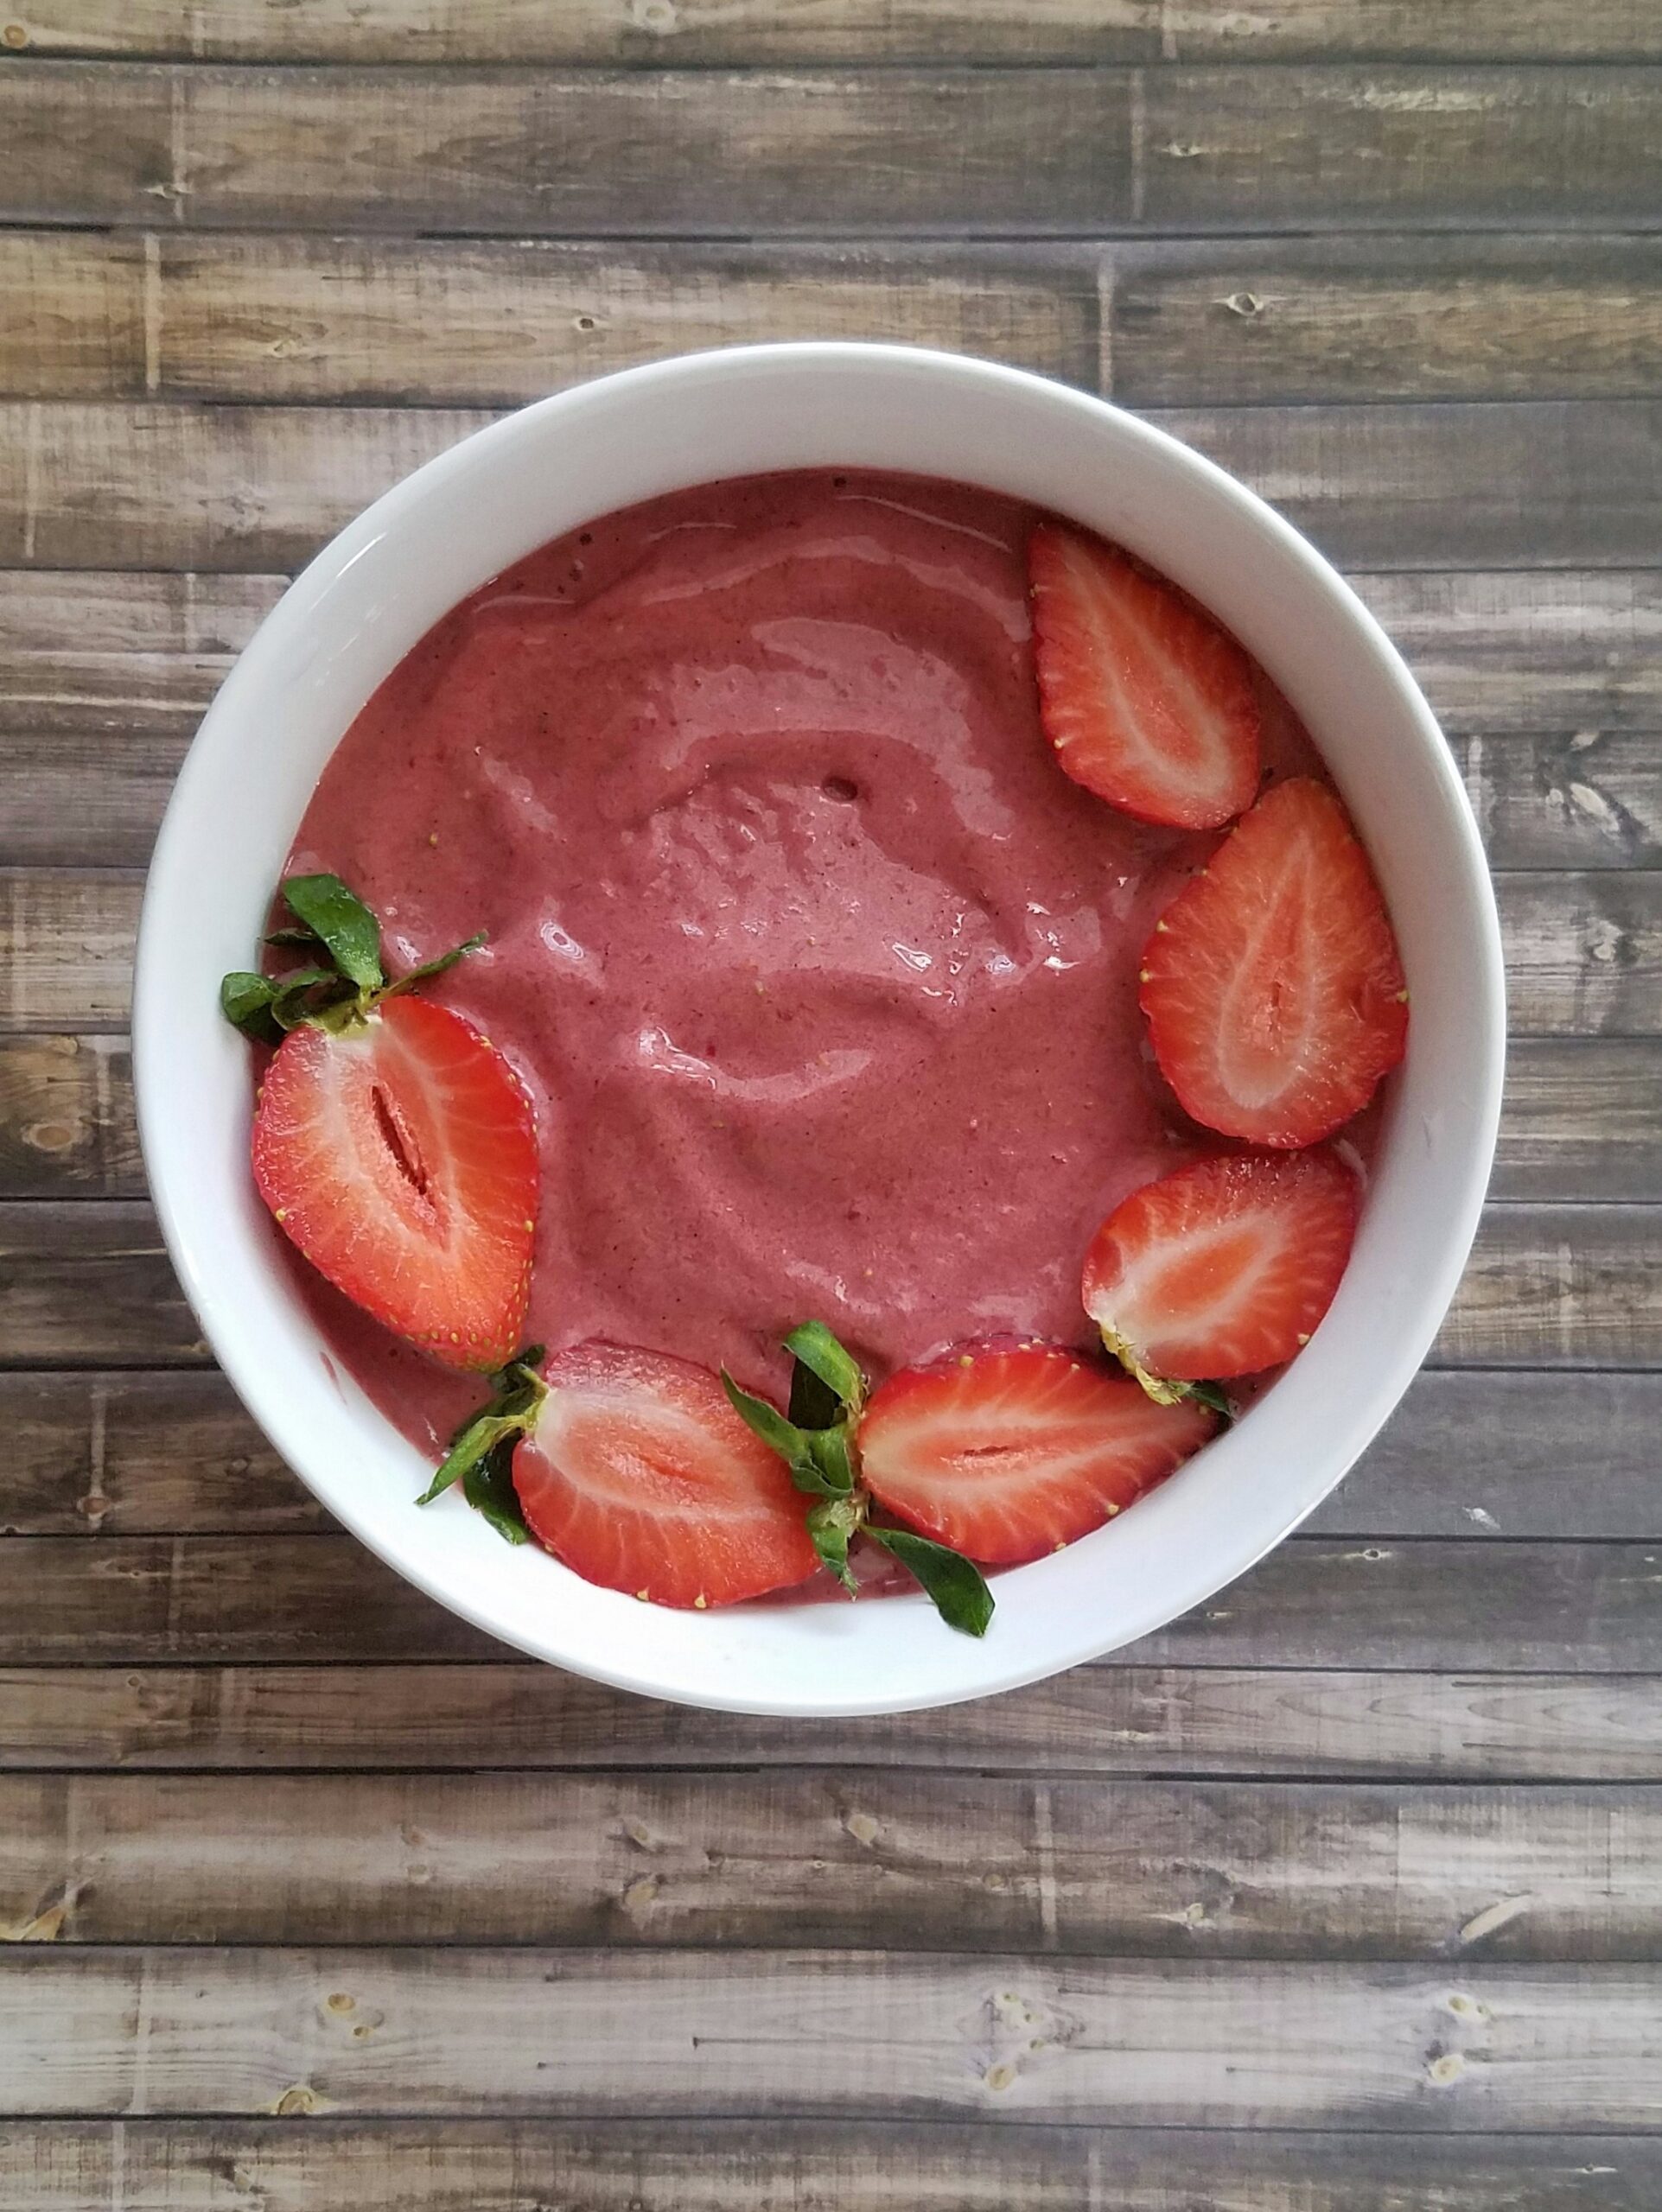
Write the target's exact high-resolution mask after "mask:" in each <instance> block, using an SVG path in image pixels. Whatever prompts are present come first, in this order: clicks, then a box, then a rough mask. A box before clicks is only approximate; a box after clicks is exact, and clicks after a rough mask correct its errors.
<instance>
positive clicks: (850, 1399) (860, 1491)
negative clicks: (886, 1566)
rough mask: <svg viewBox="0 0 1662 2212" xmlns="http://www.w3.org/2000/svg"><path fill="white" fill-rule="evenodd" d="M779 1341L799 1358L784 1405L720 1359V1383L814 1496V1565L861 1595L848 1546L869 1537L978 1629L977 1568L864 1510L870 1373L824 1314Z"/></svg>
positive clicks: (986, 1617)
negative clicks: (785, 1408) (879, 1523)
mask: <svg viewBox="0 0 1662 2212" xmlns="http://www.w3.org/2000/svg"><path fill="white" fill-rule="evenodd" d="M785 1349H786V1351H788V1352H789V1353H790V1354H791V1356H792V1357H793V1359H794V1360H795V1362H796V1365H795V1367H794V1369H793V1372H792V1376H791V1401H790V1404H791V1410H790V1412H789V1414H782V1413H780V1410H779V1408H778V1407H777V1406H773V1405H770V1404H769V1403H768V1402H767V1399H766V1398H758V1397H755V1396H754V1395H752V1394H751V1392H749V1391H748V1390H744V1389H741V1388H740V1387H739V1385H738V1384H737V1383H735V1381H734V1380H733V1377H732V1376H730V1375H729V1373H728V1371H727V1370H726V1369H725V1368H723V1370H722V1385H723V1389H725V1390H726V1392H727V1395H728V1398H729V1401H730V1402H731V1404H732V1407H733V1409H734V1411H735V1413H736V1414H738V1416H739V1418H740V1420H741V1421H743V1422H744V1423H745V1425H746V1427H748V1428H750V1429H752V1430H753V1431H754V1432H755V1434H756V1435H758V1436H759V1437H761V1440H762V1442H763V1443H764V1444H766V1445H767V1446H769V1447H770V1448H771V1449H772V1450H774V1451H775V1452H778V1453H779V1456H780V1459H783V1460H784V1462H785V1464H786V1466H787V1467H788V1468H789V1469H790V1471H791V1480H792V1481H793V1483H794V1484H796V1486H797V1488H798V1489H799V1491H804V1492H805V1493H806V1495H807V1496H809V1497H812V1498H813V1499H814V1501H815V1502H814V1503H813V1504H812V1505H811V1506H810V1507H809V1508H808V1510H807V1514H806V1527H807V1530H808V1535H809V1536H810V1537H811V1538H812V1542H813V1548H814V1549H815V1551H816V1552H817V1553H818V1554H819V1560H820V1564H821V1565H822V1566H823V1567H825V1569H826V1570H827V1572H828V1573H831V1574H832V1575H834V1576H835V1577H836V1579H837V1581H838V1582H840V1583H841V1584H842V1586H843V1587H844V1590H846V1591H847V1592H848V1593H849V1595H850V1598H857V1597H858V1596H859V1594H860V1585H859V1582H858V1580H856V1576H855V1574H854V1573H853V1570H852V1569H851V1568H850V1566H849V1546H850V1543H852V1541H854V1539H855V1538H856V1536H859V1535H865V1536H869V1538H870V1539H871V1541H872V1542H873V1543H876V1544H881V1545H882V1548H883V1549H884V1550H885V1551H886V1552H888V1554H889V1555H890V1557H891V1558H894V1559H896V1560H899V1561H900V1563H901V1566H902V1567H904V1568H905V1569H906V1571H907V1573H908V1574H909V1575H910V1576H911V1577H912V1579H913V1580H914V1582H916V1583H917V1584H918V1585H919V1586H920V1587H921V1589H922V1590H923V1592H924V1593H925V1595H926V1596H927V1597H928V1598H929V1599H931V1600H932V1601H933V1605H934V1608H935V1611H937V1612H938V1613H939V1615H940V1617H941V1618H942V1620H944V1621H945V1622H946V1624H947V1626H948V1627H949V1628H955V1629H959V1630H962V1631H963V1633H964V1634H965V1636H984V1635H985V1634H986V1632H987V1624H988V1623H989V1622H990V1620H991V1618H992V1614H993V1598H992V1592H991V1591H990V1590H989V1589H988V1587H987V1585H986V1581H985V1579H984V1576H983V1574H982V1573H981V1570H980V1568H979V1567H977V1566H975V1565H974V1564H973V1563H972V1561H971V1560H967V1559H965V1557H964V1556H963V1554H961V1553H959V1552H955V1551H952V1549H950V1548H949V1547H948V1546H946V1544H937V1543H934V1542H933V1541H931V1540H930V1539H929V1538H928V1537H927V1536H920V1535H916V1534H915V1533H914V1531H913V1530H912V1529H888V1528H877V1527H875V1526H874V1525H873V1523H872V1522H871V1520H870V1518H869V1516H870V1512H871V1492H870V1491H869V1490H867V1489H866V1488H865V1486H864V1484H863V1483H862V1482H861V1480H860V1472H859V1467H860V1457H859V1446H858V1444H857V1441H856V1432H857V1430H858V1427H859V1422H860V1417H861V1415H862V1414H863V1412H864V1411H865V1402H866V1378H865V1376H864V1375H863V1373H862V1372H861V1370H860V1367H859V1364H858V1363H857V1362H856V1360H855V1359H854V1358H853V1357H852V1356H851V1355H850V1353H849V1352H847V1351H844V1348H843V1346H842V1345H841V1344H838V1342H837V1338H835V1337H834V1336H833V1335H832V1334H831V1331H830V1330H829V1329H828V1328H827V1327H826V1326H825V1323H824V1322H823V1321H805V1322H803V1324H802V1325H801V1326H800V1327H799V1328H796V1329H793V1330H792V1332H791V1333H790V1335H789V1336H788V1337H786V1339H785Z"/></svg>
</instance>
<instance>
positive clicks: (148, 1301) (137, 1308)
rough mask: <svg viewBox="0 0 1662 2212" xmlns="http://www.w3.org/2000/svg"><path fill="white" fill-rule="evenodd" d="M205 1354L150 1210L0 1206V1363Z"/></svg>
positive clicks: (121, 1361)
mask: <svg viewBox="0 0 1662 2212" xmlns="http://www.w3.org/2000/svg"><path fill="white" fill-rule="evenodd" d="M207 1356H208V1353H207V1344H205V1343H204V1342H203V1340H202V1337H201V1332H200V1330H199V1329H198V1327H197V1324H196V1317H195V1315H194V1313H192V1312H191V1310H190V1308H189V1306H188V1305H187V1304H186V1302H185V1296H184V1293H183V1292H182V1291H181V1289H180V1287H179V1285H178V1282H177V1281H176V1279H175V1275H174V1272H173V1268H172V1265H171V1263H170V1262H169V1259H168V1255H167V1250H166V1248H165V1246H164V1245H163V1243H162V1232H161V1230H159V1229H158V1228H157V1226H156V1217H155V1215H154V1214H153V1213H152V1212H151V1211H150V1207H149V1206H148V1205H143V1204H141V1203H139V1202H137V1201H136V1200H131V1199H116V1200H113V1201H111V1202H109V1203H107V1204H106V1203H105V1202H103V1201H98V1202H95V1203H87V1202H85V1201H83V1202H80V1203H76V1202H73V1201H66V1202H65V1203H63V1204H61V1205H57V1204H40V1203H32V1204H22V1205H0V1365H3V1366H16V1365H18V1364H20V1363H26V1364H28V1365H30V1366H37V1365H41V1366H57V1365H64V1364H71V1363H74V1364H91V1365H94V1366H96V1365H98V1364H99V1363H103V1364H105V1365H110V1366H123V1365H126V1364H129V1363H131V1364H134V1365H139V1366H145V1365H149V1366H164V1365H181V1364H183V1365H194V1366H201V1365H203V1364H205V1363H206V1362H207Z"/></svg>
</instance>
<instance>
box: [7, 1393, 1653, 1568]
mask: <svg viewBox="0 0 1662 2212" xmlns="http://www.w3.org/2000/svg"><path fill="white" fill-rule="evenodd" d="M1623 1379H1624V1380H1625V1381H1627V1383H1636V1382H1638V1381H1640V1379H1641V1378H1639V1377H1634V1376H1628V1377H1626V1378H1623ZM1633 1411H1634V1413H1635V1414H1638V1413H1640V1407H1639V1406H1638V1405H1635V1407H1634V1408H1633ZM0 1433H4V1434H5V1436H6V1437H7V1439H8V1442H9V1476H8V1480H7V1484H6V1490H5V1496H4V1500H3V1503H0V1532H3V1533H4V1534H6V1535H54V1536H56V1535H99V1534H100V1533H101V1532H107V1533H109V1534H111V1535H116V1534H120V1535H175V1534H177V1533H180V1532H181V1531H187V1530H188V1531H193V1532H197V1533H200V1532H202V1531H204V1530H227V1531H233V1532H235V1533H238V1534H243V1533H248V1532H252V1531H255V1530H283V1529H290V1530H291V1529H327V1528H329V1527H331V1526H332V1525H333V1523H332V1522H331V1521H330V1518H329V1516H328V1514H327V1513H326V1512H325V1511H324V1510H323V1509H322V1506H321V1505H319V1504H318V1503H316V1501H315V1499H314V1498H313V1497H312V1495H311V1493H310V1491H308V1490H307V1489H306V1488H305V1487H304V1486H303V1484H302V1483H301V1482H300V1480H299V1479H298V1478H297V1477H296V1476H295V1475H293V1474H291V1473H290V1471H289V1470H288V1468H287V1467H285V1466H284V1465H283V1462H282V1461H281V1460H280V1459H278V1458H277V1454H276V1452H273V1451H272V1449H271V1446H270V1445H269V1444H268V1443H267V1442H266V1441H265V1439H264V1436H262V1435H261V1433H260V1432H259V1430H258V1428H257V1427H255V1426H254V1423H253V1421H252V1420H251V1419H250V1418H249V1416H248V1414H245V1412H244V1411H243V1409H242V1407H241V1405H240V1403H239V1401H238V1399H237V1397H236V1396H235V1395H234V1394H233V1392H232V1389H231V1386H230V1384H229V1383H227V1382H226V1379H225V1377H224V1376H222V1375H219V1374H216V1373H198V1374H192V1373H176V1372H175V1373H169V1372H166V1371H165V1370H163V1371H161V1372H156V1373H144V1372H140V1373H137V1374H132V1373H129V1374H120V1373H115V1374H106V1375H95V1376H86V1375H60V1374H35V1375H29V1374H22V1375H5V1374H0ZM1622 1433H1625V1430H1624V1431H1623V1432H1622ZM1519 1533H1521V1531H1520V1532H1519ZM1589 1533H1591V1534H1596V1535H1603V1534H1606V1533H1608V1532H1607V1531H1606V1530H1605V1529H1603V1528H1600V1529H1595V1530H1591V1531H1589Z"/></svg>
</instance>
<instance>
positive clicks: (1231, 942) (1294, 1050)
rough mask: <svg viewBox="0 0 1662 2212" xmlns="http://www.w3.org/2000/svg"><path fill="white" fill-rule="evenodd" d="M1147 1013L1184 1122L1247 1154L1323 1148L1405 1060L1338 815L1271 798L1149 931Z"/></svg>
mask: <svg viewBox="0 0 1662 2212" xmlns="http://www.w3.org/2000/svg"><path fill="white" fill-rule="evenodd" d="M1142 985H1143V988H1142V1005H1143V1012H1144V1014H1147V1015H1148V1017H1149V1034H1150V1036H1151V1037H1152V1039H1153V1040H1154V1049H1155V1055H1156V1058H1157V1059H1158V1060H1159V1062H1160V1065H1161V1068H1162V1071H1163V1072H1164V1074H1165V1077H1166V1080H1167V1081H1168V1083H1169V1084H1170V1085H1171V1087H1172V1089H1173V1090H1175V1092H1176V1094H1177V1096H1178V1100H1179V1102H1180V1103H1181V1105H1182V1107H1183V1109H1184V1111H1185V1112H1186V1113H1188V1114H1192V1115H1193V1116H1194V1119H1195V1120H1196V1121H1197V1122H1205V1123H1206V1125H1207V1128H1213V1129H1221V1130H1222V1131H1223V1133H1224V1135H1226V1136H1232V1137H1245V1139H1246V1140H1247V1141H1249V1142H1250V1143H1252V1144H1266V1145H1276V1146H1278V1147H1289V1148H1290V1147H1295V1146H1298V1145H1307V1144H1314V1143H1315V1142H1316V1141H1317V1140H1318V1139H1319V1138H1321V1137H1326V1136H1331V1135H1333V1132H1334V1130H1335V1129H1337V1128H1340V1127H1342V1126H1343V1124H1344V1123H1345V1122H1347V1121H1349V1119H1350V1117H1351V1116H1352V1115H1353V1114H1354V1113H1357V1112H1358V1111H1360V1109H1361V1108H1362V1107H1364V1106H1366V1103H1367V1102H1368V1100H1369V1099H1370V1098H1371V1097H1372V1095H1373V1092H1374V1090H1375V1088H1376V1086H1377V1085H1378V1084H1379V1078H1380V1077H1381V1076H1383V1075H1384V1074H1385V1071H1387V1069H1390V1068H1393V1067H1395V1066H1396V1065H1397V1063H1398V1060H1400V1059H1401V1058H1402V1056H1403V1052H1404V1047H1405V1045H1406V1041H1407V1035H1408V1000H1407V993H1406V992H1405V990H1404V988H1403V971H1402V964H1401V962H1400V961H1399V960H1398V957H1397V940H1396V938H1394V937H1393V936H1392V934H1391V923H1390V919H1389V918H1388V917H1387V915H1386V913H1385V903H1384V901H1383V900H1382V899H1381V898H1380V896H1379V886H1378V885H1377V884H1376V883H1375V882H1374V880H1373V873H1372V869H1371V868H1369V866H1368V862H1367V855H1366V853H1365V852H1364V851H1363V850H1362V848H1361V847H1360V844H1358V842H1356V837H1355V835H1354V833H1353V830H1352V829H1351V826H1350V822H1349V819H1348V817H1347V815H1346V813H1345V810H1344V808H1343V807H1342V806H1341V805H1340V803H1339V801H1338V800H1337V799H1336V798H1334V795H1333V793H1332V792H1331V791H1328V789H1327V788H1326V787H1325V785H1321V784H1317V783H1313V782H1311V781H1310V780H1309V778H1308V777H1295V778H1294V779H1292V780H1291V781H1289V782H1288V783H1284V784H1278V785H1276V787H1275V789H1274V790H1273V791H1266V792H1265V794H1264V797H1263V798H1261V799H1260V800H1259V801H1258V804H1257V805H1256V806H1255V807H1254V808H1253V809H1252V810H1251V813H1250V814H1248V815H1246V816H1245V817H1243V819H1242V820H1241V821H1240V822H1239V823H1238V824H1237V826H1236V827H1235V829H1233V830H1232V831H1231V833H1230V835H1229V836H1227V837H1226V838H1225V840H1224V842H1223V843H1222V844H1221V845H1219V848H1218V849H1217V851H1216V852H1215V853H1214V854H1213V856H1212V861H1211V864H1210V866H1209V867H1208V868H1207V870H1206V872H1205V874H1201V875H1199V876H1197V877H1196V878H1195V879H1194V881H1193V882H1192V883H1191V884H1189V885H1188V887H1187V888H1186V889H1185V890H1183V891H1181V892H1180V893H1179V894H1178V896H1177V897H1176V898H1175V899H1174V900H1173V901H1172V903H1171V905H1170V906H1168V907H1167V909H1166V911H1165V912H1164V914H1163V915H1162V917H1161V918H1160V920H1159V921H1158V922H1157V923H1156V925H1155V931H1154V935H1153V936H1152V937H1151V938H1149V942H1148V944H1147V946H1146V947H1145V948H1144V950H1143V974H1142Z"/></svg>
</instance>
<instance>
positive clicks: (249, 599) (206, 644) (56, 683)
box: [0, 569, 1622, 750]
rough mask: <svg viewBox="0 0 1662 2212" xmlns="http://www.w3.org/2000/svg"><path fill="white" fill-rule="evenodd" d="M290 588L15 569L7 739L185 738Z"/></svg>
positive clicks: (0, 623) (7, 614) (9, 594)
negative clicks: (56, 735)
mask: <svg viewBox="0 0 1662 2212" xmlns="http://www.w3.org/2000/svg"><path fill="white" fill-rule="evenodd" d="M286 582H287V579H286V578H285V577H282V576H258V575H254V576H239V575H209V576H197V575H134V574H122V573H119V572H114V573H112V572H108V571H105V572H99V571H90V572H88V573H86V574H80V575H78V574H75V573H73V571H72V572H70V573H67V574H65V573H61V572H59V573H54V572H52V571H42V572H40V573H38V574H36V573H31V572H30V571H29V570H27V569H12V570H10V572H9V573H8V574H7V575H6V579H5V588H4V589H3V590H0V728H3V729H5V730H7V731H9V732H21V733H22V734H24V735H25V736H26V737H29V738H32V739H33V740H35V741H36V742H38V741H39V739H40V737H41V734H43V733H45V732H47V731H55V730H62V731H64V732H66V733H67V734H68V735H69V736H70V737H71V738H72V739H73V740H76V741H81V742H90V737H91V734H92V733H94V732H99V733H111V732H113V733H116V734H118V735H119V737H120V739H121V741H122V743H123V744H126V743H128V742H137V741H138V740H139V739H140V738H141V737H142V736H143V735H145V734H152V733H154V734H160V735H162V736H165V737H169V738H172V739H173V740H175V742H176V741H180V740H182V739H184V738H187V737H188V736H189V734H190V733H191V732H192V731H193V730H194V728H195V726H196V723H197V721H199V720H200V719H201V715H202V712H203V709H205V708H206V707H207V703H208V702H209V700H210V699H212V698H213V694H214V693H215V691H217V690H218V689H219V687H220V683H222V682H223V681H224V679H225V677H226V675H227V673H228V672H229V671H230V668H231V664H232V661H233V660H234V659H235V658H236V656H237V654H238V653H239V652H241V650H242V648H243V647H244V646H245V645H246V644H247V643H248V640H249V639H250V638H251V637H252V635H253V633H254V631H255V628H256V627H257V626H258V622H259V620H260V619H261V617H262V616H263V615H264V614H265V613H268V612H269V611H270V610H271V607H274V606H275V605H276V604H277V600H278V599H279V598H280V597H281V595H282V593H283V588H284V585H285V583H286ZM1617 619H1618V620H1621V619H1622V618H1621V617H1620V616H1618V618H1617ZM1611 642H1612V645H1613V647H1614V639H1612V640H1611ZM117 750H119V748H117Z"/></svg>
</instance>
